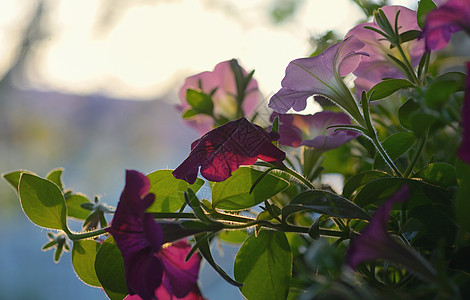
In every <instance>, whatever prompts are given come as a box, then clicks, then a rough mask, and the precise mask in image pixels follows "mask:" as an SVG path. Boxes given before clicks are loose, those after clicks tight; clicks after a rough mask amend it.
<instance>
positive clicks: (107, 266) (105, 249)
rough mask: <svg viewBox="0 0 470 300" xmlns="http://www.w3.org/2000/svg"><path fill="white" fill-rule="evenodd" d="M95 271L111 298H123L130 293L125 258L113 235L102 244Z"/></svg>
mask: <svg viewBox="0 0 470 300" xmlns="http://www.w3.org/2000/svg"><path fill="white" fill-rule="evenodd" d="M95 272H96V276H97V277H98V280H99V282H100V283H101V286H102V287H103V289H104V290H105V292H106V294H107V295H108V297H109V298H110V299H111V300H122V299H124V298H125V297H126V296H127V294H129V292H128V291H127V285H126V276H125V273H124V259H123V258H122V255H121V251H119V248H118V247H117V246H116V243H115V242H114V239H113V237H112V236H110V237H108V238H107V239H106V240H105V241H104V242H103V244H101V247H100V248H99V249H98V252H97V253H96V260H95Z"/></svg>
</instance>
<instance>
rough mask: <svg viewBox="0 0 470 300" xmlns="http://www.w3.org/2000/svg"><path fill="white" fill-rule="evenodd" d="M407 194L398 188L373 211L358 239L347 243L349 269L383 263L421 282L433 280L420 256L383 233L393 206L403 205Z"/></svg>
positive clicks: (386, 233)
mask: <svg viewBox="0 0 470 300" xmlns="http://www.w3.org/2000/svg"><path fill="white" fill-rule="evenodd" d="M409 194H410V192H409V188H408V186H406V185H404V186H402V187H401V188H400V189H399V190H398V191H397V192H396V193H395V194H393V195H392V196H391V197H390V198H388V199H387V200H386V201H385V203H384V204H383V205H382V206H381V207H379V208H378V209H377V211H376V212H375V214H374V215H373V216H372V219H371V220H370V222H369V224H368V225H367V226H366V228H365V229H364V230H363V231H362V232H361V235H360V236H357V237H356V238H353V239H352V240H351V243H350V245H349V249H348V251H347V252H346V259H347V262H348V265H349V266H350V267H351V268H353V269H354V268H356V267H357V266H358V265H359V264H360V263H362V262H367V261H372V260H376V259H384V260H389V261H391V262H394V263H398V264H401V265H403V266H405V267H406V268H407V269H409V270H412V271H414V272H415V273H417V275H420V276H422V277H423V278H424V279H428V280H433V279H434V278H435V272H434V270H433V269H432V268H431V267H430V266H429V265H428V264H427V263H426V262H425V261H424V260H423V259H422V257H421V256H419V255H418V254H417V253H415V252H414V251H412V249H409V248H407V247H406V246H405V245H403V244H402V243H399V242H398V241H397V240H395V239H394V238H392V237H391V236H390V235H389V234H388V232H387V228H388V220H389V218H390V212H391V210H392V207H393V205H394V204H396V203H399V202H404V201H405V200H406V199H407V198H408V197H409Z"/></svg>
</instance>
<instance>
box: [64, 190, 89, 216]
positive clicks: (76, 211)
mask: <svg viewBox="0 0 470 300" xmlns="http://www.w3.org/2000/svg"><path fill="white" fill-rule="evenodd" d="M65 203H66V204H67V214H68V216H69V217H72V218H76V219H79V220H85V219H86V218H87V217H88V215H89V214H90V211H89V210H87V209H84V208H83V207H82V206H81V204H83V203H90V204H91V205H93V204H92V203H91V202H90V200H88V198H87V197H86V196H85V195H82V194H73V195H66V196H65Z"/></svg>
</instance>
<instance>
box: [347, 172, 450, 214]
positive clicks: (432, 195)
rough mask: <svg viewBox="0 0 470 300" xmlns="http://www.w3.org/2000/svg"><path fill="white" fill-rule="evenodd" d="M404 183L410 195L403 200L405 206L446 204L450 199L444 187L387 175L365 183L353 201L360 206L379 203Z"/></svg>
mask: <svg viewBox="0 0 470 300" xmlns="http://www.w3.org/2000/svg"><path fill="white" fill-rule="evenodd" d="M404 184H406V185H407V186H408V187H409V189H410V197H409V198H408V200H407V201H406V202H405V205H406V207H407V208H410V209H411V208H414V207H417V206H420V205H424V204H431V203H434V202H435V203H439V202H440V203H445V204H448V203H449V201H450V198H451V194H450V193H449V191H447V190H446V189H444V188H441V187H438V186H435V185H431V184H429V183H426V182H424V181H422V180H416V179H411V178H396V177H387V178H379V179H376V180H373V181H371V182H369V183H368V184H366V185H365V186H364V187H363V188H362V189H361V191H360V192H359V193H358V194H357V196H356V197H355V198H354V203H356V204H357V205H359V206H360V207H365V206H367V205H369V204H374V205H381V204H382V202H383V201H384V200H385V199H387V198H388V197H390V196H391V195H393V194H394V193H395V192H396V191H398V189H399V188H400V187H401V186H402V185H404Z"/></svg>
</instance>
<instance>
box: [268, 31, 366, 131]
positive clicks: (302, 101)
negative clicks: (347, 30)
mask: <svg viewBox="0 0 470 300" xmlns="http://www.w3.org/2000/svg"><path fill="white" fill-rule="evenodd" d="M363 47H364V43H363V42H361V41H360V40H359V39H358V38H357V37H354V36H351V37H348V38H346V39H345V40H344V41H342V42H339V43H337V44H335V45H333V46H331V47H329V48H327V49H326V50H325V51H324V52H323V53H321V54H319V55H317V56H314V57H307V58H299V59H296V60H293V61H291V62H290V63H289V65H288V66H287V68H286V75H285V77H284V79H282V82H281V86H282V88H281V89H280V90H279V91H278V92H277V93H276V94H274V95H273V96H272V98H271V99H270V101H269V107H270V108H272V109H273V110H274V111H276V112H278V113H282V114H283V113H286V112H287V111H288V110H289V109H290V108H293V109H294V110H295V111H301V110H303V109H305V107H306V105H307V98H308V97H310V96H312V95H322V96H324V97H327V98H329V99H330V100H331V101H333V102H335V103H336V104H337V105H339V106H340V107H342V108H343V109H344V110H346V111H347V112H348V113H349V114H350V115H351V116H352V117H353V118H354V119H355V120H356V121H357V122H359V123H360V124H362V123H363V117H362V115H361V113H360V111H359V108H358V106H357V103H356V101H355V100H354V98H353V97H352V95H351V92H350V91H349V89H348V88H347V87H346V85H345V84H344V82H343V79H342V77H344V76H346V75H347V74H349V73H351V72H353V71H354V70H355V69H356V68H357V66H358V65H359V63H360V61H361V57H362V56H364V55H367V54H366V53H364V52H359V50H361V49H362V48H363ZM362 125H364V124H362Z"/></svg>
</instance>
